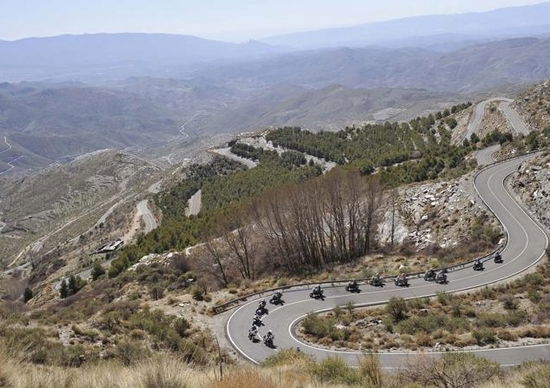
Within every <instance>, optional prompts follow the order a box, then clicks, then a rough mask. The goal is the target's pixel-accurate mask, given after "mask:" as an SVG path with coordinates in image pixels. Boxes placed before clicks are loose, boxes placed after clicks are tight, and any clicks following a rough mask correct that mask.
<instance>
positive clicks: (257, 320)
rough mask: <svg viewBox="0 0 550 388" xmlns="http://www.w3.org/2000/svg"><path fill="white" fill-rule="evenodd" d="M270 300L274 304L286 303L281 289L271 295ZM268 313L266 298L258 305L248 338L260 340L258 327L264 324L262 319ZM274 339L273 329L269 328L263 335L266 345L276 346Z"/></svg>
mask: <svg viewBox="0 0 550 388" xmlns="http://www.w3.org/2000/svg"><path fill="white" fill-rule="evenodd" d="M269 302H270V303H271V304H274V305H279V304H281V305H282V304H284V300H283V293H282V292H281V291H276V292H275V293H274V294H273V296H272V297H271V299H270V300H269ZM267 314H269V310H268V308H267V303H266V301H265V300H262V301H261V302H260V304H259V305H258V308H257V309H256V314H255V315H254V317H253V318H252V327H251V328H250V330H248V339H249V340H250V341H252V342H260V336H259V333H258V327H260V326H263V325H264V323H263V321H262V317H263V316H264V315H267ZM274 340H275V336H274V335H273V333H272V332H271V330H268V331H267V333H266V334H265V335H264V336H263V337H262V341H263V343H264V345H265V346H267V347H270V348H274V347H275V345H274V343H273V341H274Z"/></svg>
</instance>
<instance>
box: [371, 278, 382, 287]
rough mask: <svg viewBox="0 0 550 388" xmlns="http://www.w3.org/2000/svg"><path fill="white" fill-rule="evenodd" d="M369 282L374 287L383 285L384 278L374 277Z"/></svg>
mask: <svg viewBox="0 0 550 388" xmlns="http://www.w3.org/2000/svg"><path fill="white" fill-rule="evenodd" d="M369 284H370V285H371V286H374V287H384V279H382V278H380V277H374V278H371V279H370V280H369Z"/></svg>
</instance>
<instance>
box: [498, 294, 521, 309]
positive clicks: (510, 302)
mask: <svg viewBox="0 0 550 388" xmlns="http://www.w3.org/2000/svg"><path fill="white" fill-rule="evenodd" d="M500 301H501V302H502V306H503V307H504V308H505V309H506V310H515V309H517V308H518V305H519V303H518V301H517V300H516V298H514V297H513V296H512V295H504V296H503V297H501V298H500Z"/></svg>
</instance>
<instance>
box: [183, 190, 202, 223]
mask: <svg viewBox="0 0 550 388" xmlns="http://www.w3.org/2000/svg"><path fill="white" fill-rule="evenodd" d="M201 207H202V190H199V191H197V192H196V193H195V194H193V196H192V197H191V198H189V201H188V202H187V209H185V215H186V216H187V217H189V216H196V215H198V214H199V213H200V211H201Z"/></svg>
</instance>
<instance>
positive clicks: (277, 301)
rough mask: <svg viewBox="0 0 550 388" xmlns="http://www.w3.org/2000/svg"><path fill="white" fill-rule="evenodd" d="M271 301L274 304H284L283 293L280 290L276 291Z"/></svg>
mask: <svg viewBox="0 0 550 388" xmlns="http://www.w3.org/2000/svg"><path fill="white" fill-rule="evenodd" d="M269 303H271V304H274V305H278V304H284V303H285V302H284V300H283V294H281V293H280V292H276V293H275V294H273V296H272V297H271V299H270V300H269Z"/></svg>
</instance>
